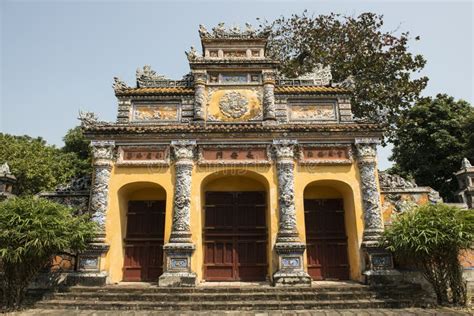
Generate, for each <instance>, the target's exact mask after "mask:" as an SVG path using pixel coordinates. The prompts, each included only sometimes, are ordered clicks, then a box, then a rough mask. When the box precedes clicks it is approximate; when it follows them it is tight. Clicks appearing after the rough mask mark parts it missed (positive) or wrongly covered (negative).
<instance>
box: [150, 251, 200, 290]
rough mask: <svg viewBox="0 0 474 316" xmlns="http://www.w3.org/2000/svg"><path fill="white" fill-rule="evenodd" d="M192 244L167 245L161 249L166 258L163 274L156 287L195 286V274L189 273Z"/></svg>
mask: <svg viewBox="0 0 474 316" xmlns="http://www.w3.org/2000/svg"><path fill="white" fill-rule="evenodd" d="M194 249H195V247H194V245H193V244H192V243H168V244H166V245H165V246H164V247H163V251H164V253H165V256H166V264H165V267H166V269H165V272H164V273H163V274H162V275H161V276H160V277H159V278H158V286H163V287H191V286H196V273H194V272H192V271H191V255H192V254H193V252H194Z"/></svg>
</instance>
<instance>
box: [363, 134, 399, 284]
mask: <svg viewBox="0 0 474 316" xmlns="http://www.w3.org/2000/svg"><path fill="white" fill-rule="evenodd" d="M378 144H380V141H379V140H378V139H373V138H359V139H356V140H355V147H356V152H357V164H358V167H359V173H360V184H361V188H362V203H363V207H364V234H363V237H362V250H363V252H364V257H365V263H366V267H365V271H364V275H366V278H367V279H366V281H367V282H368V283H385V282H387V281H389V280H388V278H387V277H391V276H394V275H398V274H399V273H398V272H397V271H395V270H393V258H392V254H391V253H390V252H389V251H387V250H385V249H384V248H383V247H381V245H380V244H379V242H380V239H381V237H382V233H383V231H384V225H383V218H382V207H381V203H380V202H381V201H380V193H379V189H378V185H377V183H378V178H377V162H376V157H377V145H378Z"/></svg>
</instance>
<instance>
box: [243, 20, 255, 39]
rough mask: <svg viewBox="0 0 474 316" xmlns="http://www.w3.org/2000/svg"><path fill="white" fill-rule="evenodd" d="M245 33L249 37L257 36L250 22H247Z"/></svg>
mask: <svg viewBox="0 0 474 316" xmlns="http://www.w3.org/2000/svg"><path fill="white" fill-rule="evenodd" d="M245 33H246V34H247V35H249V36H254V35H255V29H254V28H253V26H252V24H250V23H249V22H245Z"/></svg>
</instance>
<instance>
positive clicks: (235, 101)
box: [219, 91, 249, 119]
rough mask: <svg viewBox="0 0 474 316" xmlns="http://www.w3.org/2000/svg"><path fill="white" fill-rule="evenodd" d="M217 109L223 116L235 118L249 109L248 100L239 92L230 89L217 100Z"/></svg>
mask: <svg viewBox="0 0 474 316" xmlns="http://www.w3.org/2000/svg"><path fill="white" fill-rule="evenodd" d="M219 109H220V111H221V112H222V114H224V115H225V116H227V117H229V118H233V119H237V118H240V117H242V116H243V115H244V114H245V113H247V112H248V111H249V101H248V100H247V98H246V97H245V96H243V95H242V94H241V93H240V92H237V91H230V92H227V93H226V94H224V96H222V98H221V99H220V100H219Z"/></svg>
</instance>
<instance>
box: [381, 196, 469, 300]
mask: <svg viewBox="0 0 474 316" xmlns="http://www.w3.org/2000/svg"><path fill="white" fill-rule="evenodd" d="M473 241H474V212H473V211H472V210H468V211H465V210H461V209H459V208H457V207H452V206H448V205H446V204H428V205H423V206H419V207H414V208H412V209H411V210H408V211H406V212H404V213H401V214H399V215H398V216H397V217H396V219H395V220H394V221H393V224H392V225H391V226H390V227H388V228H387V229H386V230H385V233H384V242H385V243H386V246H387V248H388V249H389V250H391V251H393V252H394V253H395V255H396V256H399V257H402V258H403V257H407V258H411V259H412V261H413V262H414V263H415V264H416V265H417V266H418V267H420V268H421V270H422V271H423V274H424V276H425V278H426V279H427V280H428V281H429V282H430V283H431V284H432V285H433V288H434V290H435V292H436V297H437V300H438V304H441V305H447V304H453V305H465V304H466V283H465V282H464V280H463V278H462V266H461V264H460V262H459V255H460V252H461V251H462V250H464V249H468V248H470V247H471V245H472V243H473Z"/></svg>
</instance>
